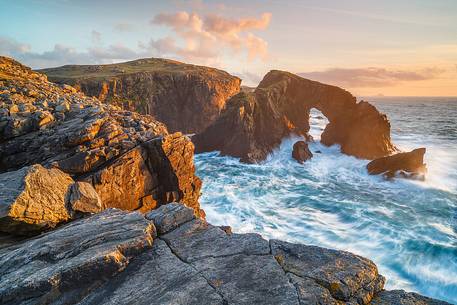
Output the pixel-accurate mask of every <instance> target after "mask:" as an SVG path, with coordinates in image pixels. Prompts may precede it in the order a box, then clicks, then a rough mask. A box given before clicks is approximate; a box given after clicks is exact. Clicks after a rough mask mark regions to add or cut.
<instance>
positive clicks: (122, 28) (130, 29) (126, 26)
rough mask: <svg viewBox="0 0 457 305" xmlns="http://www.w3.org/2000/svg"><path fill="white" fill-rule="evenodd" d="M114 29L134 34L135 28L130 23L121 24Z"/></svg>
mask: <svg viewBox="0 0 457 305" xmlns="http://www.w3.org/2000/svg"><path fill="white" fill-rule="evenodd" d="M114 29H115V30H116V31H118V32H133V30H134V29H135V26H134V25H133V24H130V23H125V22H120V23H116V24H115V25H114Z"/></svg>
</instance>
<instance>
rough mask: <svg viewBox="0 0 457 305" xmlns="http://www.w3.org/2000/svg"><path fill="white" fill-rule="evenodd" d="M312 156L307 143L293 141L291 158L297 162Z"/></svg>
mask: <svg viewBox="0 0 457 305" xmlns="http://www.w3.org/2000/svg"><path fill="white" fill-rule="evenodd" d="M312 157H313V153H312V152H311V151H310V150H309V148H308V144H306V142H305V141H298V142H295V144H294V147H293V150H292V158H294V159H295V160H297V162H298V163H303V162H305V161H307V160H309V159H311V158H312Z"/></svg>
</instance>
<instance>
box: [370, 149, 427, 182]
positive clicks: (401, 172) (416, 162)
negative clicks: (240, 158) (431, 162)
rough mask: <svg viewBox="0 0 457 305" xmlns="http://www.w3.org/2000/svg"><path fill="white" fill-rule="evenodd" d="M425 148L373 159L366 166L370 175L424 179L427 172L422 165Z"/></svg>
mask: <svg viewBox="0 0 457 305" xmlns="http://www.w3.org/2000/svg"><path fill="white" fill-rule="evenodd" d="M425 151H426V149H425V148H417V149H414V150H412V151H410V152H404V153H397V154H394V155H391V156H388V157H383V158H379V159H375V160H373V161H371V162H370V163H368V164H367V169H368V173H369V174H370V175H379V174H383V175H384V176H386V177H387V178H393V177H395V176H400V177H403V178H414V179H424V175H425V173H426V172H427V168H426V165H425V164H424V155H425Z"/></svg>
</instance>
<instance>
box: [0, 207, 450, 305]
mask: <svg viewBox="0 0 457 305" xmlns="http://www.w3.org/2000/svg"><path fill="white" fill-rule="evenodd" d="M167 216H168V217H169V219H168V218H167ZM146 217H147V218H149V219H150V220H148V219H146V218H144V217H143V215H141V214H139V213H136V212H130V213H128V212H125V211H119V210H106V211H104V212H102V213H100V214H96V215H94V216H91V217H89V218H86V219H82V220H79V221H75V222H73V223H71V224H69V225H65V226H63V227H60V228H58V229H57V230H55V231H53V232H50V233H47V234H44V235H42V236H40V237H37V238H35V239H32V240H26V241H18V243H17V244H15V245H12V246H7V247H4V248H1V247H0V280H1V281H0V302H1V303H2V304H43V303H46V304H138V305H143V304H144V305H146V304H177V305H178V304H224V305H228V304H230V305H231V304H233V305H235V304H236V305H239V304H293V305H295V304H300V305H302V304H316V305H317V304H320V305H323V304H369V303H370V301H372V297H373V302H374V304H405V305H406V304H407V305H409V304H411V305H413V304H414V305H415V304H417V305H419V304H421V305H422V304H431V305H437V304H446V303H444V302H439V301H437V300H432V299H428V298H425V297H422V296H419V295H417V294H411V293H405V292H397V291H382V292H380V289H381V288H382V285H383V281H382V280H381V281H380V280H379V279H381V278H380V276H379V275H378V276H377V277H376V275H377V269H376V266H374V264H373V263H371V262H370V261H369V260H367V259H364V258H361V257H359V256H356V255H353V254H350V253H347V252H343V251H335V250H329V249H324V248H319V247H312V246H305V245H297V244H290V243H285V242H280V241H270V243H268V241H266V240H263V239H262V238H261V237H260V236H258V235H255V234H251V235H243V234H226V232H225V231H223V230H222V229H220V228H218V227H214V226H212V225H210V224H207V223H206V224H205V223H204V222H203V221H202V220H199V219H196V217H195V215H194V214H193V211H192V210H191V209H190V208H188V207H185V206H184V205H182V204H174V203H173V204H171V205H169V206H168V205H165V206H161V207H159V208H158V209H157V210H155V211H153V212H151V213H148V215H147V216H146ZM154 222H155V223H156V226H157V231H156V230H155V226H154V225H153V223H154ZM161 232H162V233H161ZM157 234H158V236H157V237H156V235H157ZM151 242H153V244H152V246H151ZM236 244H239V249H237V248H236V247H235V245H236ZM192 249H193V252H194V253H193V254H191V253H190V252H191V251H192ZM372 278H374V279H375V280H373V281H372V282H371V283H370V279H372ZM376 279H378V280H376ZM367 283H368V284H367ZM374 284H376V285H374ZM372 293H373V294H372ZM412 301H414V302H412ZM376 302H378V303H376ZM397 302H398V303H397ZM411 302H412V303H411Z"/></svg>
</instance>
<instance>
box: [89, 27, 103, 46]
mask: <svg viewBox="0 0 457 305" xmlns="http://www.w3.org/2000/svg"><path fill="white" fill-rule="evenodd" d="M91 35H92V42H93V43H95V44H100V43H101V42H102V34H101V33H100V32H97V31H95V30H92V32H91Z"/></svg>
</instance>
